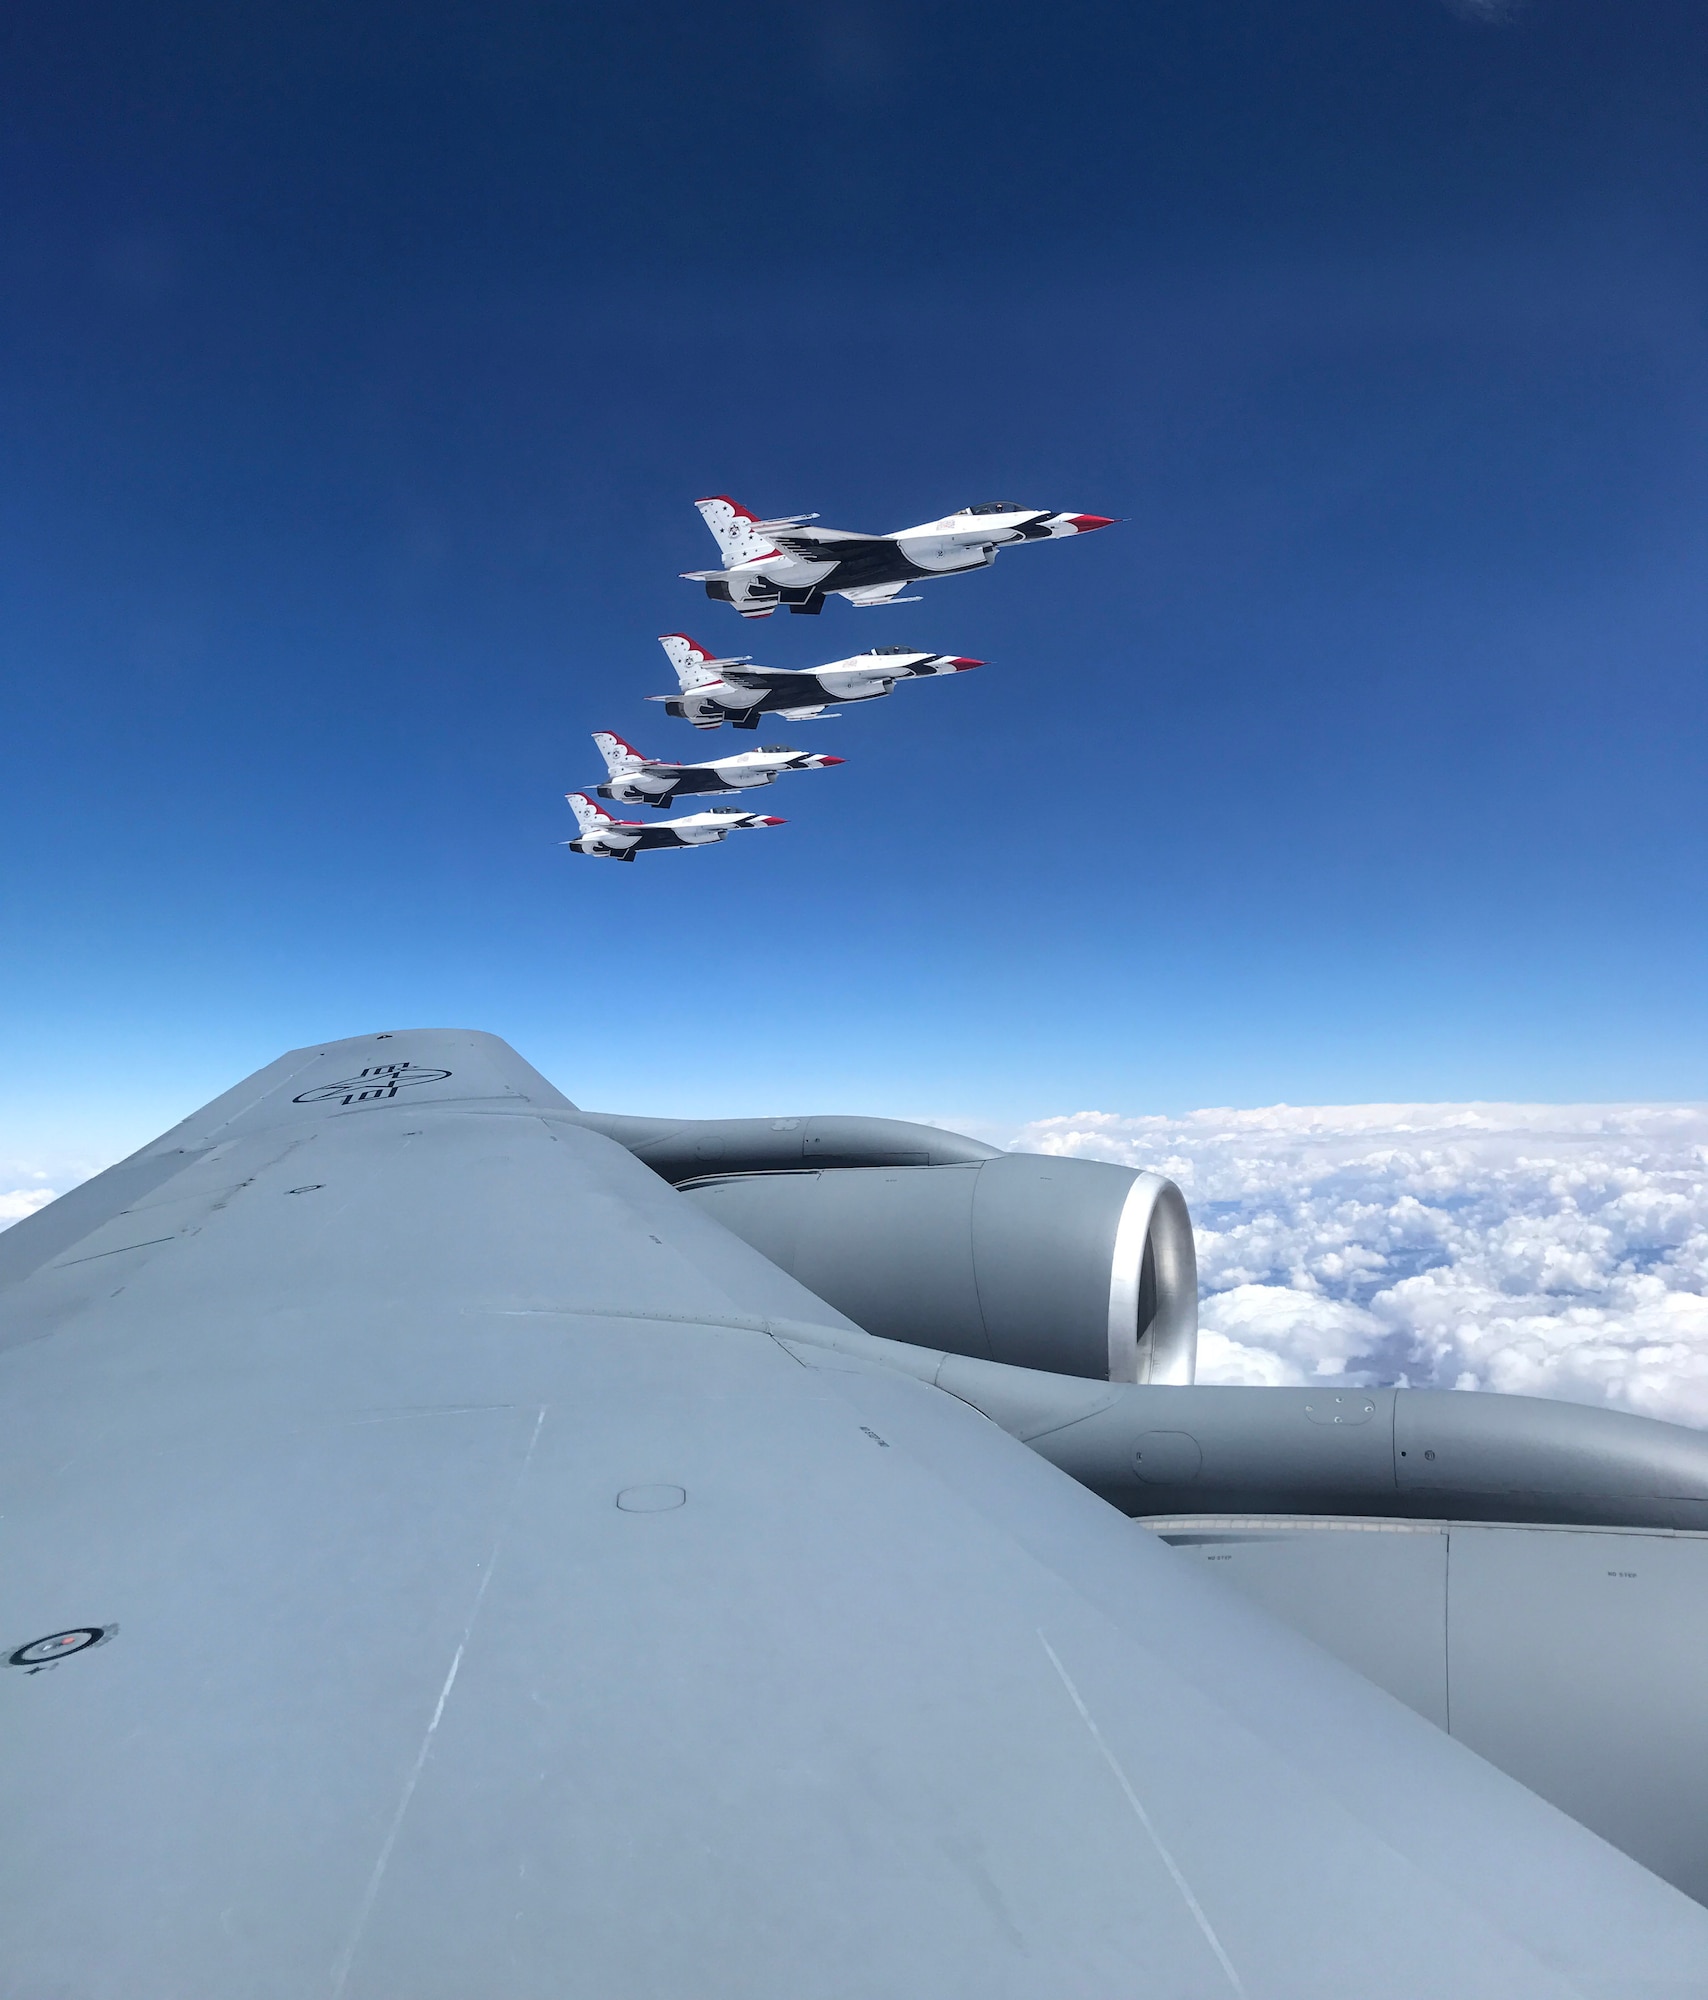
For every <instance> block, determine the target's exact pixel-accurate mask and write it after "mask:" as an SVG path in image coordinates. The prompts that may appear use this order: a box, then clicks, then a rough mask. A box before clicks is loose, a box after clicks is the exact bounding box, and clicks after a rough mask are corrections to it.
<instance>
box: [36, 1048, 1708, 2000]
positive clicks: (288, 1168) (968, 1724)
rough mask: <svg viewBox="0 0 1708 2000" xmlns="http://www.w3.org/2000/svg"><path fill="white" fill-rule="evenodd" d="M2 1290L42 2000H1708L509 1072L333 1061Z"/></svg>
mask: <svg viewBox="0 0 1708 2000" xmlns="http://www.w3.org/2000/svg"><path fill="white" fill-rule="evenodd" d="M0 1280H3V1281H4V1283H5V1287H6V1288H5V1290H4V1291H3V1292H0V1344H3V1345H4V1351H3V1352H0V1482H3V1487H4V1506H3V1509H0V1524H3V1525H0V1537H3V1545H0V1576H3V1577H4V1580H5V1585H4V1599H3V1603H4V1617H5V1619H6V1621H7V1623H6V1627H5V1630H4V1632H3V1633H0V1648H3V1650H0V1662H9V1664H0V1706H3V1707H4V1710H5V1715H4V1721H3V1725H0V1726H3V1728H4V1732H5V1741H6V1744H7V1754H6V1779H7V1784H6V1796H7V1807H8V1825H9V1827H10V1829H11V1837H10V1838H9V1839H8V1840H6V1841H5V1842H4V1843H0V1913H3V1921H0V1989H4V1990H6V1991H12V1992H17V1993H20V1994H22V1993H26V1992H27V1993H50V1992H51V1993H61V1994H66V1995H72V1994H76V1995H84V1996H91V2000H93V1996H103V2000H105V1996H117V1995H120V1994H122V1995H124V1996H125V2000H230V1996H232V1995H236V1994H257V1995H258V1994H276V1995H305V1996H308V1995H315V1996H325V2000H399V1996H403V1995H407V1996H409V2000H467V1996H469V1995H471V1994H481V1993H491V1992H494V1991H497V1990H502V1991H503V1992H504V1993H505V1994H506V1995H513V1996H517V2000H548V1996H550V2000H582V1996H585V2000H610V1997H611V1996H623V1997H624V2000H654V1996H665V1995H677V1994H687V1993H693V1994H695V1995H699V1996H707V2000H736V1996H741V2000H831V1996H836V2000H894V1997H895V1996H897V1995H901V1994H907V1995H914V1994H917V1995H921V1996H924V1995H958V1994H980V1995H990V1996H1000V1997H1001V2000H1062V1996H1068V1995H1086V1996H1103V1995H1108V1994H1118V1993H1127V1992H1142V1993H1144V1994H1147V1995H1159V1996H1169V2000H1199V1997H1200V1996H1202V2000H1228V1996H1234V2000H1239V1996H1250V2000H1259V1997H1260V1996H1265V1997H1266V1996H1278V1997H1279V1996H1286V2000H1306V1996H1313V2000H1314V1996H1330V1995H1346V1996H1354V1995H1356V1996H1359V2000H1364V1996H1372V1995H1380V1996H1382V2000H1426V1996H1427V2000H1440V1996H1441V1995H1443V1994H1452V1995H1454V1996H1456V2000H1464V1997H1465V1996H1470V2000H1495V1996H1499V2000H1544V1996H1546V2000H1565V1996H1567V1995H1571V1994H1576V1995H1585V1994H1593V1995H1605V1996H1608V2000H1611V1996H1613V1995H1615V1994H1617V1995H1621V1996H1626V1995H1631V1994H1635V1993H1638V1992H1641V1993H1643V1994H1644V1995H1647V1996H1656V1995H1662V1994H1665V1995H1677V1996H1681V1995H1686V1994H1692V1995H1701V1994H1702V1993H1704V1991H1705V1990H1708V1911H1704V1910H1703V1909H1701V1908H1700V1907H1699V1906H1697V1905H1696V1904H1694V1903H1691V1902H1689V1901H1687V1900H1686V1899H1685V1898H1684V1897H1683V1896H1681V1895H1679V1894H1678V1893H1677V1892H1676V1891H1674V1890H1672V1889H1670V1888H1668V1887H1666V1886H1665V1885H1663V1884H1662V1883H1661V1882H1659V1881H1658V1880H1657V1879H1656V1878H1655V1877H1653V1876H1651V1875H1649V1874H1647V1873H1646V1872H1645V1871H1643V1870H1642V1869H1641V1868H1639V1867H1638V1866H1637V1865H1636V1864H1635V1863H1633V1862H1631V1861H1628V1860H1627V1859H1625V1858H1624V1857H1623V1856H1622V1855H1620V1854H1618V1853H1616V1852H1615V1851H1614V1850H1613V1849H1611V1848H1609V1847H1607V1846H1605V1845H1604V1844H1603V1843H1602V1842H1600V1841H1599V1840H1597V1839H1595V1838H1594V1837H1592V1836H1591V1835H1589V1834H1588V1833H1586V1832H1584V1831H1583V1830H1582V1829H1581V1828H1579V1827H1578V1826H1576V1825H1575V1823H1573V1822H1572V1821H1570V1820H1568V1819H1566V1818H1565V1817H1563V1816H1562V1815H1561V1814H1559V1813H1557V1812H1555V1811H1554V1810H1553V1809H1552V1808H1550V1807H1548V1806H1545V1805H1543V1804H1542V1803H1541V1802H1540V1801H1539V1800H1538V1799H1536V1798H1535V1797H1534V1796H1533V1795H1531V1794H1530V1793H1528V1792H1526V1791H1524V1790H1523V1789H1521V1788H1520V1787H1519V1786H1518V1785H1516V1784H1514V1783H1513V1782H1511V1781H1510V1780H1508V1779H1506V1778H1504V1777H1502V1776H1500V1775H1499V1774H1498V1773H1496V1772H1495V1771H1494V1770H1492V1769H1491V1768H1490V1767H1489V1766H1488V1765H1486V1764H1484V1763H1482V1762H1481V1761H1480V1760H1479V1759H1477V1758H1476V1757H1475V1756H1473V1755H1472V1754H1471V1753H1470V1752H1468V1751H1466V1750H1465V1749H1463V1748H1462V1747H1461V1746H1460V1745H1458V1744H1456V1743H1454V1742H1452V1741H1451V1740H1450V1739H1449V1738H1448V1737H1446V1736H1445V1735H1443V1734H1441V1733H1440V1732H1438V1731H1436V1730H1435V1729H1433V1728H1432V1727H1430V1725H1428V1724H1427V1723H1425V1722H1423V1721H1421V1720H1420V1719H1419V1718H1417V1717H1416V1716H1414V1715H1412V1714H1411V1713H1410V1712H1409V1711H1407V1710H1405V1709H1403V1708H1401V1707H1400V1706H1399V1705H1398V1704H1397V1703H1396V1702H1394V1701H1392V1700H1390V1699H1389V1698H1388V1697H1387V1696H1385V1695H1383V1694H1381V1693H1379V1692H1378V1691H1377V1690H1376V1689H1374V1688H1373V1687H1372V1686H1370V1685H1369V1684H1368V1683H1367V1682H1364V1681H1362V1680H1361V1679H1359V1678H1358V1677H1357V1676H1355V1675H1354V1674H1352V1673H1351V1672H1350V1671H1349V1670H1347V1669H1345V1668H1342V1667H1340V1666H1338V1665H1337V1664H1336V1663H1334V1662H1333V1661H1331V1660H1330V1659H1328V1658H1327V1656H1326V1655H1324V1654H1322V1653H1320V1652H1319V1651H1317V1650H1316V1649H1315V1648H1313V1647H1311V1646H1310V1645H1308V1644H1307V1643H1306V1642H1305V1641H1303V1640H1301V1639H1298V1638H1296V1637H1294V1636H1293V1635H1292V1634H1290V1633H1288V1632H1286V1631H1284V1630H1283V1629H1282V1628H1280V1627H1279V1626H1278V1625H1275V1624H1274V1623H1272V1622H1271V1621H1269V1620H1268V1619H1267V1618H1266V1617H1265V1616H1264V1615H1263V1614H1261V1613H1259V1612H1258V1611H1256V1610H1255V1609H1253V1608H1251V1607H1249V1606H1248V1605H1247V1604H1245V1603H1244V1602H1243V1601H1242V1600H1240V1599H1238V1598H1237V1597H1235V1596H1234V1595H1233V1594H1232V1593H1231V1592H1224V1591H1223V1590H1221V1588H1220V1587H1219V1586H1218V1585H1217V1584H1216V1583H1215V1582H1214V1581H1213V1580H1212V1579H1209V1578H1206V1577H1205V1576H1204V1574H1203V1573H1202V1571H1201V1570H1199V1569H1198V1568H1197V1567H1196V1566H1195V1565H1193V1564H1191V1563H1190V1562H1188V1561H1187V1560H1186V1559H1184V1558H1183V1557H1181V1556H1180V1555H1179V1554H1177V1553H1176V1552H1175V1551H1173V1550H1171V1549H1169V1548H1167V1547H1166V1546H1165V1545H1164V1544H1163V1543H1162V1542H1160V1541H1159V1540H1157V1539H1156V1538H1155V1537H1153V1536H1151V1535H1150V1534H1148V1533H1147V1532H1145V1531H1144V1530H1143V1529H1140V1528H1138V1527H1137V1526H1135V1525H1134V1524H1132V1523H1130V1522H1128V1521H1126V1520H1124V1519H1123V1518H1122V1517H1121V1516H1120V1515H1118V1514H1117V1513H1115V1512H1114V1511H1113V1510H1112V1509H1111V1508H1109V1507H1107V1506H1106V1505H1104V1503H1103V1502H1101V1501H1099V1500H1097V1499H1096V1498H1094V1497H1093V1496H1092V1495H1091V1494H1090V1493H1088V1492H1087V1491H1085V1490H1084V1489H1082V1488H1081V1487H1079V1486H1076V1485H1075V1484H1074V1483H1073V1482H1072V1481H1070V1480H1069V1479H1068V1478H1067V1477H1066V1476H1065V1475H1064V1474H1062V1473H1060V1472H1058V1471H1056V1470H1055V1469H1054V1468H1053V1467H1051V1466H1049V1465H1047V1464H1046V1463H1044V1462H1043V1460H1041V1459H1040V1458H1038V1457H1036V1456H1035V1455H1034V1454H1033V1453H1031V1452H1030V1451H1029V1450H1028V1449H1027V1448H1026V1447H1025V1446H1024V1445H1022V1444H1019V1443H1017V1442H1016V1441H1015V1440H1013V1439H1011V1438H1009V1437H1008V1436H1006V1435H1005V1434H1004V1433H1003V1432H1002V1431H1000V1430H999V1429H998V1428H997V1427H996V1426H995V1425H994V1424H992V1423H990V1422H988V1421H987V1420H986V1419H985V1418H984V1417H982V1416H980V1415H979V1414H978V1413H977V1412H975V1411H974V1410H972V1409H970V1408H969V1407H968V1406H967V1405H965V1404H963V1403H960V1402H957V1401H955V1400H954V1399H953V1398H952V1397H950V1396H949V1395H947V1394H945V1393H944V1392H942V1391H940V1390H938V1389H935V1388H933V1387H931V1386H929V1385H928V1384H926V1383H924V1382H919V1381H915V1380H912V1379H910V1378H908V1377H905V1376H901V1375H895V1374H890V1373H887V1372H885V1371H883V1370H879V1369H870V1368H865V1367H863V1366H862V1364H861V1363H860V1362H858V1361H856V1360H853V1359H850V1358H849V1357H848V1356H846V1355H841V1354H838V1353H837V1352H835V1351H834V1347H833V1345H831V1344H827V1343H826V1342H825V1341H824V1339H823V1335H824V1331H825V1329H830V1330H832V1331H833V1332H841V1331H845V1330H846V1328H847V1322H846V1321H843V1320H842V1319H841V1318H840V1316H839V1315H837V1314H836V1313H835V1312H833V1311H832V1310H831V1309H830V1308H829V1307H827V1306H825V1305H823V1304H822V1303H821V1302H819V1301H818V1300H817V1299H815V1298H814V1297H813V1296H812V1295H811V1294H810V1293H808V1292H806V1291H804V1290H803V1289H802V1288H801V1287H800V1286H798V1285H797V1284H795V1283H794V1282H793V1281H792V1280H791V1279H789V1278H788V1277H786V1276H785V1275H784V1274H783V1273H782V1272H781V1271H779V1270H778V1269H777V1268H776V1267H775V1266H773V1265H771V1264H769V1263H768V1262H767V1261H766V1260H765V1259H763V1258H762V1257H760V1256H759V1255H758V1253H757V1252H755V1251H752V1250H750V1249H749V1248H748V1247H747V1246H746V1245H745V1244H743V1243H741V1242H739V1241H738V1240H737V1239H736V1238H735V1237H734V1236H732V1235H730V1234H729V1233H727V1232H726V1231H725V1230H724V1229H723V1228H722V1227H721V1226H720V1225H719V1224H717V1223H716V1222H715V1221H713V1220H712V1219H711V1218H710V1217H709V1216H707V1215H705V1214H703V1213H702V1212H701V1211H700V1210H698V1209H697V1208H696V1207H695V1206H694V1205H693V1203H692V1202H691V1201H690V1200H689V1199H688V1198H687V1197H685V1196H682V1195H679V1194H677V1193H676V1192H675V1191H674V1190H673V1189H672V1188H671V1187H670V1186H668V1185H667V1184H666V1183H665V1182H664V1181H662V1180H660V1179H659V1178H658V1177H657V1176H656V1175H654V1174H653V1173H651V1172H650V1171H649V1170H648V1169H647V1168H646V1167H644V1166H643V1165H641V1163H640V1162H639V1161H638V1160H636V1159H635V1158H634V1157H633V1156H632V1155H630V1154H629V1153H627V1152H625V1151H624V1150H623V1149H622V1148H621V1147H620V1146H619V1145H617V1144H616V1143H615V1142H614V1141H612V1140H610V1139H607V1138H605V1137H603V1136H602V1135H601V1134H599V1133H596V1132H594V1131H592V1130H590V1129H588V1128H586V1127H584V1126H582V1125H579V1124H577V1123H575V1122H574V1114H573V1109H572V1107H571V1106H570V1105H569V1103H568V1101H567V1100H566V1099H564V1098H563V1097H561V1096H560V1095H559V1094H558V1093H557V1092H556V1091H555V1090H554V1089H552V1087H551V1086H550V1085H549V1084H547V1083H546V1082H545V1081H544V1079H543V1078H541V1077H540V1076H538V1075H537V1074H536V1073H535V1072H534V1071H533V1070H531V1069H530V1068H529V1067H528V1065H527V1064H526V1063H524V1062H523V1061H521V1059H520V1058H519V1057H517V1056H516V1055H515V1054H514V1052H513V1051H511V1050H510V1049H509V1048H507V1047H506V1046H505V1045H504V1044H503V1043H502V1042H499V1041H496V1040H495V1039H493V1038H491V1037H489V1036H484V1035H478V1034H472V1033H452V1032H440V1031H431V1032H429V1031H420V1032H409V1031H399V1032H398V1033H396V1034H394V1035H391V1036H385V1037H369V1038H363V1039H360V1040H355V1041H348V1042H339V1043H330V1044H323V1045H321V1046H319V1047H314V1048H308V1049H300V1050H297V1051H294V1052H293V1053H292V1054H290V1055H288V1056H286V1057H283V1058H281V1059H280V1061H279V1062H277V1063H275V1064H273V1065H271V1066H270V1067H269V1068H268V1069H265V1070H263V1071H261V1072H259V1073H258V1074H257V1075H256V1076H255V1077H252V1078H250V1079H249V1080H248V1082H247V1083H245V1084H242V1085H240V1086H238V1087H237V1088H236V1089H235V1090H233V1091H231V1092H229V1093H227V1095H226V1096H225V1097H223V1098H220V1099H218V1100H216V1101H215V1102H214V1103H213V1104H212V1105H210V1106H209V1107H208V1108H207V1109H206V1110H205V1111H203V1112H200V1113H198V1114H196V1115H195V1116H194V1117H192V1118H190V1119H187V1120H186V1121H185V1122H184V1123H183V1124H182V1125H180V1126H178V1127H177V1128H175V1129H174V1130H173V1131H172V1132H170V1133H168V1134H167V1135H166V1136H165V1137H164V1138H163V1139H161V1140H159V1141H157V1142H156V1143H155V1144H154V1145H152V1146H148V1147H145V1148H144V1149H143V1150H142V1152H141V1153H139V1154H137V1155H136V1156H135V1157H134V1158H133V1159H131V1160H130V1161H127V1162H125V1163H124V1164H123V1165H122V1166H120V1167H117V1168H114V1169H112V1170H111V1171H110V1172H109V1173H107V1174H104V1175H102V1176H101V1177H99V1178H98V1179H97V1180H96V1181H94V1182H92V1183H90V1184H89V1185H88V1186H87V1187H85V1188H83V1189H80V1190H78V1191H77V1193H76V1194H74V1195H72V1196H70V1197H67V1198H66V1199H65V1201H63V1202H58V1203H54V1204H52V1205H51V1206H49V1207H48V1208H47V1209H45V1210H43V1211H42V1212H41V1213H40V1214H39V1215H38V1216H36V1217H34V1218H32V1219H31V1220H29V1221H26V1222H23V1223H21V1224H19V1225H18V1226H17V1227H16V1228H14V1229H13V1230H11V1231H9V1232H7V1233H6V1234H5V1235H4V1236H3V1237H0ZM815 1331H816V1333H817V1334H818V1336H819V1339H818V1341H817V1343H816V1345H815V1342H814V1340H813V1338H812V1337H811V1336H812V1335H813V1333H814V1332H815ZM845 1344H846V1343H845Z"/></svg>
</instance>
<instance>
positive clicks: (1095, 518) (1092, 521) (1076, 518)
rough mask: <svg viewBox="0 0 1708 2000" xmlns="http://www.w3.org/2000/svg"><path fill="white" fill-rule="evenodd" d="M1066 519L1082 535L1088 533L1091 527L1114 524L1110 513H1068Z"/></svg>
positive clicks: (1111, 525)
mask: <svg viewBox="0 0 1708 2000" xmlns="http://www.w3.org/2000/svg"><path fill="white" fill-rule="evenodd" d="M1068 519H1069V520H1070V521H1072V523H1073V525H1074V527H1075V529H1076V530H1077V532H1078V533H1080V534H1082V535H1089V534H1090V533H1091V531H1092V529H1093V528H1113V527H1114V526H1115V525H1116V523H1115V517H1114V516H1113V515H1112V514H1070V515H1069V516H1068Z"/></svg>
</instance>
